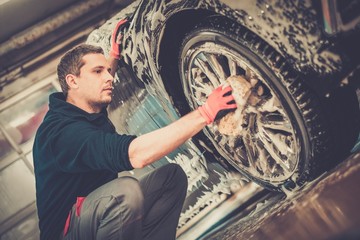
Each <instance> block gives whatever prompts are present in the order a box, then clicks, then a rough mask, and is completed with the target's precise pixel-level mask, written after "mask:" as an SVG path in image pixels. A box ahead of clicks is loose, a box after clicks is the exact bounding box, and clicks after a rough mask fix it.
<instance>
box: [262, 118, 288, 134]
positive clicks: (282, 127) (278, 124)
mask: <svg viewBox="0 0 360 240" xmlns="http://www.w3.org/2000/svg"><path fill="white" fill-rule="evenodd" d="M258 124H259V126H260V127H262V128H267V129H272V130H277V131H283V132H286V133H289V134H291V133H292V132H293V129H292V126H291V123H290V122H289V120H288V119H287V118H285V117H283V116H282V115H280V114H278V113H268V114H265V116H263V117H261V118H260V119H259V122H258Z"/></svg>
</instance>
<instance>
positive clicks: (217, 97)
mask: <svg viewBox="0 0 360 240" xmlns="http://www.w3.org/2000/svg"><path fill="white" fill-rule="evenodd" d="M231 91H232V89H231V87H230V86H228V87H226V88H224V89H223V88H222V86H219V87H218V88H216V89H215V90H214V91H213V92H212V93H211V94H210V95H209V97H208V99H207V100H206V102H205V104H204V105H202V106H200V107H199V108H198V109H199V111H200V114H201V116H203V117H204V118H205V120H206V124H210V123H212V122H214V120H215V119H216V118H217V117H219V114H218V113H219V112H220V111H223V110H232V109H236V108H237V105H236V103H235V100H234V97H233V96H232V95H231ZM223 116H224V115H223Z"/></svg>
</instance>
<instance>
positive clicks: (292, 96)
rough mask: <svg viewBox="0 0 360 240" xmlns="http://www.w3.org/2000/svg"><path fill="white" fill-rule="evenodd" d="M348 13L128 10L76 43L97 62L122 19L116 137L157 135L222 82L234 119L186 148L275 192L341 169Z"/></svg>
mask: <svg viewBox="0 0 360 240" xmlns="http://www.w3.org/2000/svg"><path fill="white" fill-rule="evenodd" d="M359 8H360V2H359V1H356V0H354V1H351V0H349V1H340V0H323V1H312V0H306V1H283V0H277V1H275V0H273V1H272V0H269V1H266V0H257V1H250V0H244V1H230V0H213V1H205V0H204V1H202V0H198V1H186V0H168V1H165V0H163V1H151V0H150V1H135V2H134V3H132V4H131V5H129V6H128V7H127V8H125V9H124V10H122V11H120V12H119V13H118V14H116V15H115V16H114V17H112V18H111V19H109V20H108V21H107V22H106V23H105V24H103V25H102V26H101V27H99V28H98V29H96V30H94V31H93V32H92V33H91V34H90V35H89V37H88V39H87V43H90V44H94V45H98V46H101V47H102V48H103V49H104V50H105V52H106V53H107V52H109V49H110V38H111V33H112V30H113V29H114V28H115V25H116V23H117V22H118V21H119V20H121V19H125V18H126V19H128V22H127V24H126V27H123V28H122V29H121V31H120V32H119V33H118V34H121V35H122V42H121V52H122V56H123V59H122V61H121V62H120V64H119V66H120V68H119V70H118V72H117V77H116V79H115V90H114V101H113V103H112V104H111V105H110V107H109V110H110V117H111V119H112V121H113V122H114V124H115V125H116V126H117V129H118V130H119V131H121V132H126V133H132V134H142V133H144V132H146V131H150V130H152V129H155V128H157V127H161V126H164V125H166V124H168V123H170V122H171V121H174V120H176V119H177V118H179V117H181V116H183V115H185V114H187V113H188V112H189V111H191V110H194V109H196V108H198V107H199V106H200V105H202V104H203V103H204V102H205V100H206V97H207V96H208V95H209V93H210V92H211V91H212V90H213V89H214V88H216V87H217V86H219V85H221V84H230V85H231V86H232V88H233V91H232V93H233V95H234V97H235V100H236V103H237V105H238V108H237V110H236V111H235V112H231V113H228V114H227V115H226V116H224V117H223V118H222V119H220V120H218V121H216V122H215V123H213V124H212V125H209V126H208V127H206V128H205V129H204V130H203V132H201V133H199V134H198V135H196V136H195V137H194V138H193V139H192V141H191V144H193V146H192V147H191V148H190V149H196V151H197V152H200V153H201V155H202V156H205V159H206V160H205V162H211V163H214V162H215V163H216V164H218V165H219V166H220V167H219V169H221V171H224V172H234V171H235V172H238V173H240V174H241V176H244V177H246V178H247V179H249V180H251V181H253V182H255V183H257V184H259V185H260V186H262V187H265V188H267V189H270V190H276V191H281V190H283V191H286V190H288V189H294V188H297V187H298V186H301V185H303V184H304V183H306V182H308V181H310V180H312V179H314V178H315V177H317V176H319V174H321V173H322V172H324V171H325V170H327V169H329V168H331V167H333V166H334V165H335V164H337V163H338V162H339V161H341V160H342V159H343V158H344V156H346V154H348V153H349V151H350V149H351V147H352V146H353V145H354V143H355V141H356V139H357V137H358V136H359V127H360V120H359V119H360V110H359V99H358V96H359V95H360V94H359V86H360V84H359V54H358V51H355V49H357V45H358V43H359V40H360V38H359V34H360V31H359V26H360V15H359V12H360V11H359ZM159 112H162V114H157V113H159ZM135 118H136V119H135ZM164 119H166V120H164ZM154 120H155V122H156V124H155V125H154V126H150V125H151V124H150V122H151V121H154ZM135 122H137V123H136V124H135ZM139 123H142V124H144V125H143V126H139V125H138V124H139ZM147 124H149V125H147ZM135 125H137V126H135ZM194 151H195V150H194ZM190 155H193V156H195V155H196V154H190ZM167 158H168V160H169V159H171V158H172V157H167ZM187 160H188V159H187ZM187 160H186V161H187ZM169 161H171V160H169ZM179 161H180V162H181V164H183V166H185V165H189V164H190V163H187V162H186V161H183V160H179ZM175 162H177V161H175ZM178 163H179V162H178ZM206 164H207V163H203V164H201V165H202V166H203V167H204V166H206ZM154 167H156V164H155V166H154ZM188 167H190V168H193V170H195V172H196V169H197V166H188ZM219 169H218V170H214V171H217V172H218V171H220V170H219ZM206 170H207V171H208V169H206ZM198 177H199V176H198Z"/></svg>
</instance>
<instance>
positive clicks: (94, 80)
mask: <svg viewBox="0 0 360 240" xmlns="http://www.w3.org/2000/svg"><path fill="white" fill-rule="evenodd" d="M83 61H84V63H85V64H84V65H83V66H82V67H81V68H80V75H79V76H78V77H77V83H78V86H79V87H78V97H79V98H82V100H83V101H85V102H86V103H87V104H88V105H89V106H90V107H92V108H93V109H94V110H99V109H100V110H101V108H103V107H105V106H107V105H108V104H109V103H110V102H111V98H112V96H111V95H112V83H113V80H114V78H113V77H112V76H111V74H110V73H109V72H110V70H111V68H110V65H109V64H108V62H107V60H106V58H105V56H104V55H103V54H97V53H93V54H87V55H85V56H84V57H83Z"/></svg>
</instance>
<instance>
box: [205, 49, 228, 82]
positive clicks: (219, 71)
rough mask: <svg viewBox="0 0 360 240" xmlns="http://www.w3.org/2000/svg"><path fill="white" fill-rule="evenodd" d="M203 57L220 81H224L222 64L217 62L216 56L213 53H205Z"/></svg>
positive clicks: (224, 75)
mask: <svg viewBox="0 0 360 240" xmlns="http://www.w3.org/2000/svg"><path fill="white" fill-rule="evenodd" d="M205 57H206V60H207V62H208V63H209V65H210V67H211V69H212V70H213V72H214V74H215V75H216V76H217V78H218V79H219V80H220V83H224V82H225V80H226V74H225V72H224V69H223V66H222V65H221V64H220V63H219V61H218V59H217V57H216V56H215V55H214V54H205Z"/></svg>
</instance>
